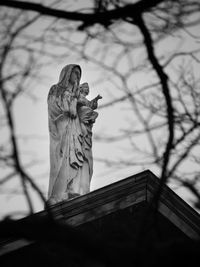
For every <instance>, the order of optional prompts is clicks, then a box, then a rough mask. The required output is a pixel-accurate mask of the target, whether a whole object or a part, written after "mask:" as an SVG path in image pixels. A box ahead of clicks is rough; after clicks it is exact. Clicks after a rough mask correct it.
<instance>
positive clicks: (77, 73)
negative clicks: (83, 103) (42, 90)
mask: <svg viewBox="0 0 200 267" xmlns="http://www.w3.org/2000/svg"><path fill="white" fill-rule="evenodd" d="M80 78H81V67H80V66H79V65H76V64H69V65H66V66H65V67H64V68H63V69H62V70H61V73H60V77H59V82H58V84H59V85H60V86H61V87H65V88H66V87H67V86H68V85H69V84H72V85H73V84H74V83H77V85H79V82H80Z"/></svg>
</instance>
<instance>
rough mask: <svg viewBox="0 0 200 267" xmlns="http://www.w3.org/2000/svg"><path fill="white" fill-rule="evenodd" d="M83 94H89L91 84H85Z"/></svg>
mask: <svg viewBox="0 0 200 267" xmlns="http://www.w3.org/2000/svg"><path fill="white" fill-rule="evenodd" d="M83 94H84V95H85V96H86V95H88V94H89V86H88V85H85V86H84V87H83Z"/></svg>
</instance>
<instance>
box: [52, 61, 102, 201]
mask: <svg viewBox="0 0 200 267" xmlns="http://www.w3.org/2000/svg"><path fill="white" fill-rule="evenodd" d="M80 78H81V68H80V66H79V65H75V64H70V65H67V66H65V67H64V68H63V69H62V71H61V73H60V77H59V82H58V83H57V84H55V85H53V86H52V87H51V89H50V91H49V95H48V118H49V135H50V179H49V190H48V201H49V203H50V204H54V203H57V202H59V201H62V200H64V199H70V198H73V197H76V196H79V195H83V194H86V193H88V192H89V190H90V181H91V177H92V173H93V157H92V126H93V124H94V122H95V120H96V118H97V116H98V113H97V112H96V111H94V109H96V108H97V107H98V100H99V99H101V98H102V97H101V96H100V95H98V96H97V97H95V98H94V99H93V100H91V101H89V100H88V99H87V98H86V96H87V95H88V93H89V86H88V84H87V83H83V84H82V85H80V86H79V83H80Z"/></svg>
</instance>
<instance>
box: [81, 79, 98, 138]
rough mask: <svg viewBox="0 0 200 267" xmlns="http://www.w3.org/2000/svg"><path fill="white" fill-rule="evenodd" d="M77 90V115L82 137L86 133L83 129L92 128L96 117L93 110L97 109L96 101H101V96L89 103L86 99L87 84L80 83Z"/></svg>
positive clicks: (96, 114)
mask: <svg viewBox="0 0 200 267" xmlns="http://www.w3.org/2000/svg"><path fill="white" fill-rule="evenodd" d="M79 88H80V94H79V98H78V113H79V117H80V121H81V126H82V130H83V135H85V134H86V132H87V131H86V129H85V127H87V126H91V127H92V125H93V123H95V120H96V118H97V117H98V113H97V112H96V111H94V110H95V109H97V107H98V100H99V99H102V96H100V95H97V96H96V97H95V98H94V99H92V100H91V101H90V100H88V99H87V98H86V96H87V95H88V94H89V85H88V83H82V84H81V85H80V87H79Z"/></svg>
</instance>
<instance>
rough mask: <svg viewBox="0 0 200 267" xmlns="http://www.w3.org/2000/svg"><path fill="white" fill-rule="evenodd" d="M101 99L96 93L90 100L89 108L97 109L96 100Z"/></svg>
mask: <svg viewBox="0 0 200 267" xmlns="http://www.w3.org/2000/svg"><path fill="white" fill-rule="evenodd" d="M99 99H102V96H100V95H98V96H96V97H95V98H94V99H92V100H91V101H89V102H90V107H91V109H93V110H94V109H97V108H98V100H99Z"/></svg>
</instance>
